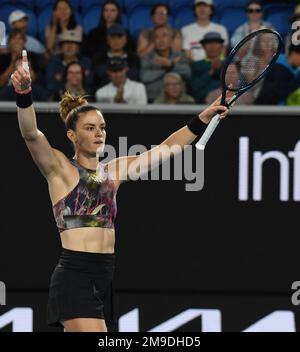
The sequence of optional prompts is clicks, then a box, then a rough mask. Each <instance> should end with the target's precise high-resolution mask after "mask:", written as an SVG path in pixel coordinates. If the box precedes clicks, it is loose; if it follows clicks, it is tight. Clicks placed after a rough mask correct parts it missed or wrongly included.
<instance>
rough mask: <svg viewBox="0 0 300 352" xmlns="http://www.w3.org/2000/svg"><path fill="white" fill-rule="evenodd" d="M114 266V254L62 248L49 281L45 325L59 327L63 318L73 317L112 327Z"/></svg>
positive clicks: (113, 325) (113, 324)
mask: <svg viewBox="0 0 300 352" xmlns="http://www.w3.org/2000/svg"><path fill="white" fill-rule="evenodd" d="M114 269H115V255H114V254H110V253H108V254H106V253H88V252H78V251H72V250H69V249H65V248H63V250H62V252H61V256H60V259H59V262H58V264H57V266H56V268H55V270H54V272H53V274H52V277H51V281H50V289H49V300H48V306H47V322H48V325H50V326H63V324H62V322H63V321H64V320H69V319H75V318H98V319H104V320H105V322H106V326H107V327H108V328H111V329H114V327H115V325H116V324H115V318H114V311H113V289H112V279H113V274H114Z"/></svg>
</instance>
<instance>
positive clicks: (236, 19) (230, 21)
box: [219, 7, 247, 35]
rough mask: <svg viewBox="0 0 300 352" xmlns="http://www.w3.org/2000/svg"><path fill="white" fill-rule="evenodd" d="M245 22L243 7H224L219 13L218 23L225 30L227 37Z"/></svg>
mask: <svg viewBox="0 0 300 352" xmlns="http://www.w3.org/2000/svg"><path fill="white" fill-rule="evenodd" d="M246 21H247V16H246V13H245V8H244V7H226V8H224V9H223V11H222V12H221V13H220V17H219V23H220V24H222V25H223V26H225V27H226V28H227V31H228V33H229V35H232V33H233V32H234V31H235V30H236V28H237V27H238V26H240V25H241V24H243V23H245V22H246Z"/></svg>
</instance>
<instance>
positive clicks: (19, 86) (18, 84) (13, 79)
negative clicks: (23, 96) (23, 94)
mask: <svg viewBox="0 0 300 352" xmlns="http://www.w3.org/2000/svg"><path fill="white" fill-rule="evenodd" d="M11 80H12V82H13V85H14V87H15V88H17V89H20V88H21V82H20V81H19V79H18V78H17V77H16V76H15V74H12V75H11Z"/></svg>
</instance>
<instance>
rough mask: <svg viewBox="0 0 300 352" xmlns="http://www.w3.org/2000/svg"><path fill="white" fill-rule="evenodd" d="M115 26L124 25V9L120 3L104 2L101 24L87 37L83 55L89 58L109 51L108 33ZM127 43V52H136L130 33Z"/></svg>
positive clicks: (108, 0) (113, 0)
mask: <svg viewBox="0 0 300 352" xmlns="http://www.w3.org/2000/svg"><path fill="white" fill-rule="evenodd" d="M114 24H122V9H121V6H120V4H119V2H118V1H116V0H106V1H104V3H103V5H102V7H101V11H100V19H99V24H98V26H97V27H96V28H94V29H92V30H91V31H90V32H89V33H88V34H87V36H86V38H85V40H84V42H83V53H84V54H85V55H87V56H89V57H93V56H94V55H96V54H98V53H102V52H106V51H107V50H108V47H107V41H106V38H107V31H108V29H109V28H110V27H111V26H112V25H114ZM126 34H127V43H126V47H125V50H126V51H134V50H135V43H134V42H133V40H132V38H131V36H130V35H129V33H128V32H126Z"/></svg>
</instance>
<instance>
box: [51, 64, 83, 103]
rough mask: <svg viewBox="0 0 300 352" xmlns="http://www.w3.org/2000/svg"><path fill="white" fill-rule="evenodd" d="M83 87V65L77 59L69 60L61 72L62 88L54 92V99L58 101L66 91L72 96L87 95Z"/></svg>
mask: <svg viewBox="0 0 300 352" xmlns="http://www.w3.org/2000/svg"><path fill="white" fill-rule="evenodd" d="M85 87H86V84H85V69H84V67H83V66H81V65H80V63H79V62H78V61H73V62H70V63H69V64H68V65H67V67H66V69H65V71H64V74H63V88H62V89H60V90H59V91H58V92H56V93H55V94H54V100H56V101H60V100H61V99H62V96H63V95H64V93H65V92H66V91H68V92H70V93H71V94H72V95H73V96H79V95H88V92H87V90H86V89H85Z"/></svg>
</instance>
